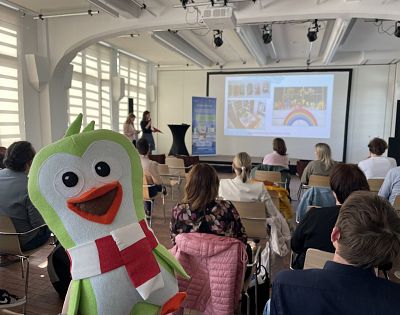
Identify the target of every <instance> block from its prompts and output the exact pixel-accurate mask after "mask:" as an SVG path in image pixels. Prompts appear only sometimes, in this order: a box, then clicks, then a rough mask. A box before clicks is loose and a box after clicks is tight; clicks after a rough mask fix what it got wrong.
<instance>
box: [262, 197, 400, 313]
mask: <svg viewBox="0 0 400 315" xmlns="http://www.w3.org/2000/svg"><path fill="white" fill-rule="evenodd" d="M331 240H332V243H333V246H334V247H335V255H334V257H333V261H328V262H326V264H325V266H324V268H323V269H309V270H294V271H293V270H292V271H282V272H280V273H279V274H278V275H277V276H276V278H275V280H274V282H273V284H272V296H271V300H270V303H267V305H266V308H265V310H264V314H266V313H267V314H268V313H269V311H270V314H272V315H275V314H285V315H290V314H345V315H347V314H349V315H350V314H351V315H352V314H398V313H399V309H400V301H399V296H400V285H399V284H397V283H394V282H392V281H389V280H387V279H384V278H379V277H376V275H375V272H374V267H379V266H383V265H387V264H390V263H392V262H394V261H395V259H397V258H398V257H399V254H400V218H399V217H398V216H397V214H396V213H395V211H394V210H393V208H392V207H391V206H390V204H389V203H388V202H387V201H386V200H384V199H383V198H381V197H379V196H377V195H376V194H374V193H370V192H366V191H358V192H354V193H352V194H351V196H350V197H348V198H347V199H346V201H345V202H344V203H343V205H342V207H341V209H340V212H339V217H338V219H337V222H336V224H335V227H334V228H333V230H332V234H331ZM269 307H270V308H269Z"/></svg>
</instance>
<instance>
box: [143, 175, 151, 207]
mask: <svg viewBox="0 0 400 315" xmlns="http://www.w3.org/2000/svg"><path fill="white" fill-rule="evenodd" d="M148 185H149V184H148V183H147V178H146V175H144V173H143V200H151V198H150V194H149V187H148Z"/></svg>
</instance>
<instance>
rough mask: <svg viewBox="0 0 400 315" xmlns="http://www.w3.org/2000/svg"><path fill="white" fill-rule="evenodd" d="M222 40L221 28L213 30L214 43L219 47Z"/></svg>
mask: <svg viewBox="0 0 400 315" xmlns="http://www.w3.org/2000/svg"><path fill="white" fill-rule="evenodd" d="M223 43H224V41H223V40H222V30H214V45H215V47H221V46H222V44H223Z"/></svg>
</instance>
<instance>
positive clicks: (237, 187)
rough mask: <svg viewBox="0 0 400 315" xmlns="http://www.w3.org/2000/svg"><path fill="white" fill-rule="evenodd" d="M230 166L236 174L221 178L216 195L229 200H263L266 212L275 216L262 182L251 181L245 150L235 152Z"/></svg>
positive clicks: (248, 157) (249, 166) (249, 159)
mask: <svg viewBox="0 0 400 315" xmlns="http://www.w3.org/2000/svg"><path fill="white" fill-rule="evenodd" d="M232 168H233V170H234V172H235V174H236V177H235V178H234V179H221V180H220V183H219V192H218V195H219V196H220V197H221V198H223V199H225V200H231V201H262V202H265V205H266V207H267V210H268V213H269V214H270V215H271V216H276V214H277V213H278V212H279V211H278V210H277V209H276V207H275V205H274V203H273V202H272V199H271V196H270V195H269V193H268V191H267V190H266V189H265V186H264V183H262V182H251V181H250V171H251V158H250V156H249V155H248V154H247V153H246V152H240V153H238V154H236V156H235V158H234V159H233V163H232Z"/></svg>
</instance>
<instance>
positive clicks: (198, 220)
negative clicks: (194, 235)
mask: <svg viewBox="0 0 400 315" xmlns="http://www.w3.org/2000/svg"><path fill="white" fill-rule="evenodd" d="M170 229H171V240H172V243H173V244H175V237H176V236H177V235H178V234H180V233H191V232H199V233H209V234H216V235H220V236H228V237H233V238H237V239H239V240H241V241H242V242H244V243H246V241H247V235H246V231H245V230H244V227H243V225H242V223H241V222H240V217H239V213H238V212H237V210H236V209H235V207H234V206H233V204H232V203H231V202H230V201H226V200H216V201H213V202H211V203H209V204H208V205H207V207H206V209H205V211H202V210H195V211H193V210H191V208H190V205H189V204H188V203H179V204H177V205H176V206H175V207H174V208H173V209H172V217H171V223H170Z"/></svg>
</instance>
